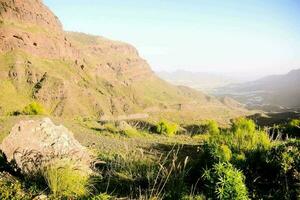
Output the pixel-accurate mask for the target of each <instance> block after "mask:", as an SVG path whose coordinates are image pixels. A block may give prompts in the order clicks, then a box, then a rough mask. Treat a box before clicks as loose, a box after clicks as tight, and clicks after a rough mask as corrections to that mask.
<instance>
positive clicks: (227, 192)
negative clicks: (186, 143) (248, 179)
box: [203, 162, 249, 200]
mask: <svg viewBox="0 0 300 200" xmlns="http://www.w3.org/2000/svg"><path fill="white" fill-rule="evenodd" d="M203 177H204V179H205V180H206V181H207V185H208V190H209V194H210V195H211V197H213V198H214V199H220V200H223V199H224V200H225V199H226V200H230V199H235V200H246V199H249V198H248V192H247V188H246V185H245V183H244V181H245V177H244V175H243V173H242V172H241V171H239V170H237V169H235V168H234V167H233V166H232V165H231V164H230V163H227V162H223V163H217V164H215V165H214V166H213V168H212V169H210V170H205V172H204V174H203Z"/></svg>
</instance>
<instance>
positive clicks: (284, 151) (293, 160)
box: [266, 140, 300, 199]
mask: <svg viewBox="0 0 300 200" xmlns="http://www.w3.org/2000/svg"><path fill="white" fill-rule="evenodd" d="M266 162H267V163H268V164H269V166H268V168H273V169H274V170H273V171H274V172H275V173H273V174H272V175H271V174H270V176H272V181H273V182H274V181H275V185H276V187H279V188H278V189H277V193H279V194H281V195H282V196H286V197H288V198H289V199H297V198H299V197H300V188H299V184H300V140H290V141H287V142H283V143H280V144H278V145H276V146H274V147H273V148H272V149H270V151H268V152H267V155H266Z"/></svg>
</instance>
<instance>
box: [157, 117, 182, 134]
mask: <svg viewBox="0 0 300 200" xmlns="http://www.w3.org/2000/svg"><path fill="white" fill-rule="evenodd" d="M178 129H179V126H178V125H177V124H175V123H173V122H168V121H166V120H162V121H160V122H159V123H158V124H157V125H156V131H157V133H159V134H163V135H166V136H173V135H175V134H176V133H177V131H178Z"/></svg>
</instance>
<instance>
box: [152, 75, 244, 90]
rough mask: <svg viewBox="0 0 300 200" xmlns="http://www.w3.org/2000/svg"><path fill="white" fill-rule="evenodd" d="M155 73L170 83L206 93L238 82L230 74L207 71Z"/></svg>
mask: <svg viewBox="0 0 300 200" xmlns="http://www.w3.org/2000/svg"><path fill="white" fill-rule="evenodd" d="M156 73H157V75H158V76H159V77H160V78H162V79H164V80H166V81H168V82H170V83H172V84H175V85H183V86H188V87H192V88H194V89H197V90H200V91H203V92H206V93H213V92H214V90H215V89H216V88H220V87H224V86H226V85H228V84H232V83H238V82H239V81H238V80H236V79H235V78H233V77H230V76H225V75H220V74H215V73H208V72H191V71H185V70H176V71H173V72H166V71H161V72H156Z"/></svg>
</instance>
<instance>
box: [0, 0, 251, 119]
mask: <svg viewBox="0 0 300 200" xmlns="http://www.w3.org/2000/svg"><path fill="white" fill-rule="evenodd" d="M0 80H1V81H0V91H1V93H0V114H7V113H10V112H14V111H16V110H21V109H23V108H24V106H26V105H27V104H29V103H30V102H32V101H38V102H40V103H41V104H42V105H43V106H44V107H45V108H46V110H47V111H48V112H49V113H51V114H52V115H56V116H62V117H76V116H88V117H97V118H99V119H100V118H101V119H107V118H113V117H117V116H129V115H132V114H139V113H140V114H143V115H145V114H146V115H149V116H150V118H161V117H166V118H171V119H173V120H179V119H180V118H184V119H186V120H196V119H211V118H214V119H216V120H219V121H224V120H228V119H229V118H231V117H235V116H239V115H243V114H245V113H246V112H247V111H246V110H245V109H244V108H243V107H241V106H234V107H232V106H228V105H225V104H224V103H222V102H220V101H218V100H217V99H216V98H214V97H211V96H207V95H205V94H202V93H200V92H196V91H194V90H192V89H189V88H186V87H176V86H172V85H170V84H168V83H166V82H165V81H163V80H161V79H159V78H158V77H157V76H156V75H155V74H154V73H153V72H152V70H151V68H150V67H149V65H148V64H147V62H146V61H145V60H143V59H142V58H141V57H140V56H139V54H138V52H137V50H136V49H135V48H134V47H132V46H131V45H128V44H126V43H123V42H118V41H111V40H108V39H106V38H103V37H98V36H92V35H86V34H83V33H73V32H64V31H63V29H62V25H61V23H60V21H59V20H58V18H57V17H56V16H55V15H54V14H53V13H52V12H51V11H50V10H49V9H48V8H47V7H46V6H45V5H44V4H43V2H42V1H41V0H0Z"/></svg>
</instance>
